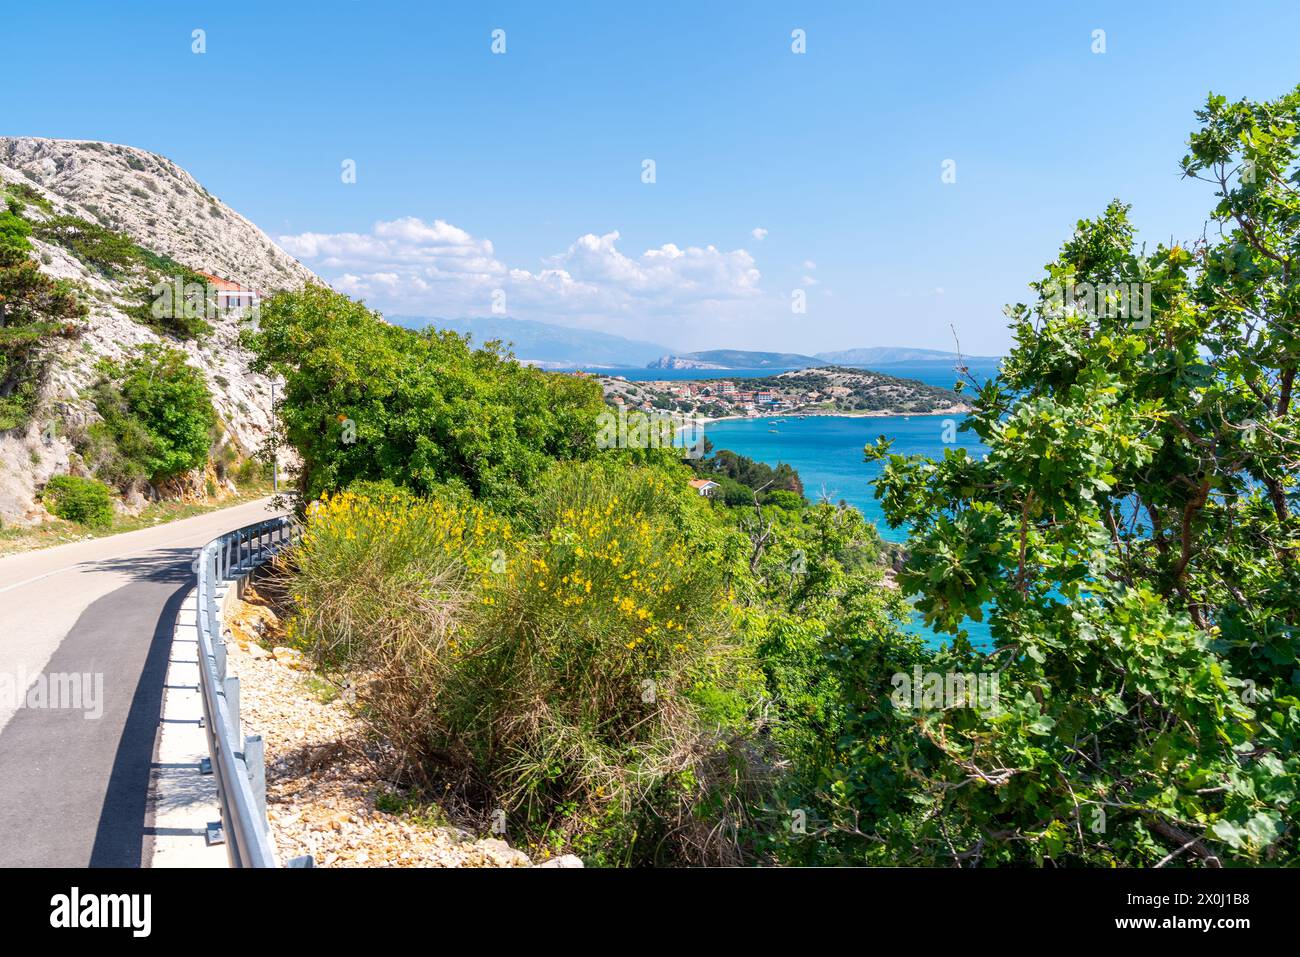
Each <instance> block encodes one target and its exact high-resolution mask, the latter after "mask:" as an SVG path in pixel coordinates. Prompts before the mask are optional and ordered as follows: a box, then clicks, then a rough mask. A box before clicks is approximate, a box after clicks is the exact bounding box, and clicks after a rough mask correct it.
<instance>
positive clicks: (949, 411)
mask: <svg viewBox="0 0 1300 957" xmlns="http://www.w3.org/2000/svg"><path fill="white" fill-rule="evenodd" d="M970 412H971V407H970V406H956V407H951V406H950V407H948V408H944V409H935V410H933V411H930V412H898V411H895V410H886V411H883V412H882V411H879V410H876V409H869V410H864V411H862V412H842V411H838V410H836V411H834V412H831V411H820V410H819V411H816V412H772V413H765V414H763V415H719V416H716V417H712V418H711V417H709V416H706V415H701V416H696V417H694V418H692V419H691V420H690V421H692V422H695V423H698V424H703V425H711V424H712V423H714V422H730V421H741V422H744V421H747V420H749V419H754V420H756V421H761V420H763V419H813V418H829V419H901V418H917V419H922V418H929V417H931V416H940V415H969V414H970ZM683 427H684V426H683Z"/></svg>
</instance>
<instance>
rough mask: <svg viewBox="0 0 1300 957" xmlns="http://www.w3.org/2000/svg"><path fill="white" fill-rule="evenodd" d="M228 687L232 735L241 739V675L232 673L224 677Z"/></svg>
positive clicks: (227, 698)
mask: <svg viewBox="0 0 1300 957" xmlns="http://www.w3.org/2000/svg"><path fill="white" fill-rule="evenodd" d="M221 683H222V685H224V686H225V689H226V716H227V717H228V718H229V719H230V736H231V737H232V738H234V739H235V740H236V741H238V740H239V676H238V675H230V676H229V677H226V678H223V679H222V682H221Z"/></svg>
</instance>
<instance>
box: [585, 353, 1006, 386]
mask: <svg viewBox="0 0 1300 957" xmlns="http://www.w3.org/2000/svg"><path fill="white" fill-rule="evenodd" d="M854 368H857V367H856V366H855V367H854ZM968 368H969V369H970V372H971V375H973V376H974V377H975V378H976V379H977V380H979V381H981V382H982V381H983V380H984V379H986V378H989V377H991V376H992V375H993V374H994V373H995V372H996V371H997V362H996V361H990V360H988V359H972V360H970V362H969V363H968ZM584 371H586V372H590V373H592V374H593V375H610V376H622V377H623V378H624V379H627V380H628V381H629V382H651V381H655V380H659V381H669V380H672V381H681V380H683V379H758V378H762V377H764V376H774V375H780V374H781V373H782V372H789V371H790V370H789V369H606V368H597V367H594V366H593V367H590V368H586V369H584ZM872 371H875V372H883V373H884V374H885V375H892V376H894V378H896V379H916V380H918V381H920V382H924V383H925V384H926V385H935V386H939V387H940V388H942V389H951V388H952V384H953V383H954V382H956V381H957V378H958V376H957V373H956V372H954V371H953V367H952V362H951V361H948V360H926V361H923V362H891V363H888V364H886V365H878V366H873V367H872ZM967 385H968V387H969V383H967Z"/></svg>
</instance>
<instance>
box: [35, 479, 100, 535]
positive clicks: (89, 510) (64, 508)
mask: <svg viewBox="0 0 1300 957" xmlns="http://www.w3.org/2000/svg"><path fill="white" fill-rule="evenodd" d="M42 498H43V499H44V501H45V504H46V507H47V508H49V510H50V511H51V512H53V513H54V514H55V515H57V516H58V517H59V518H63V519H67V520H68V521H70V522H77V523H78V524H80V525H86V526H88V527H90V528H106V527H107V526H109V525H111V524H112V523H113V493H112V492H111V490H110V489H109V487H108V486H107V485H105V484H104V483H103V482H97V481H95V480H94V479H91V478H81V477H80V476H76V475H55V476H54V477H53V478H51V479H50V480H49V482H47V483H46V485H45V491H44V492H43V493H42Z"/></svg>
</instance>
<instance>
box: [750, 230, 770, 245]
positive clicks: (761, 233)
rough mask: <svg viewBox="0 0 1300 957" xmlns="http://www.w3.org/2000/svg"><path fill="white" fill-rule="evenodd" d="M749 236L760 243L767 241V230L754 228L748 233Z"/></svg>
mask: <svg viewBox="0 0 1300 957" xmlns="http://www.w3.org/2000/svg"><path fill="white" fill-rule="evenodd" d="M750 235H751V236H753V237H754V238H755V239H757V240H758V241H759V242H760V243H761V242H762V241H763V240H765V239H767V230H766V229H764V228H763V227H762V226H755V227H754V228H753V230H752V231H751V232H750Z"/></svg>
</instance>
